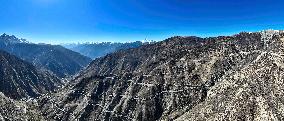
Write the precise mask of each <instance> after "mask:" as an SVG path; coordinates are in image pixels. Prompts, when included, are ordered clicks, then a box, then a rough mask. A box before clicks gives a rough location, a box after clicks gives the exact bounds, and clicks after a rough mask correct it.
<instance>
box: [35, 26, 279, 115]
mask: <svg viewBox="0 0 284 121" xmlns="http://www.w3.org/2000/svg"><path fill="white" fill-rule="evenodd" d="M283 38H284V34H283V32H282V31H264V32H257V33H240V34H238V35H234V36H222V37H215V38H198V37H173V38H169V39H167V40H165V41H163V42H159V43H155V44H151V45H145V46H142V47H139V48H137V49H130V50H127V51H119V52H116V53H113V54H109V55H107V56H105V57H102V58H99V59H96V60H95V61H93V62H92V63H91V64H90V66H89V67H88V68H87V69H86V70H85V71H83V72H82V73H81V74H80V75H78V76H77V77H75V78H74V80H73V81H72V82H70V84H69V85H68V86H67V87H65V88H64V89H62V90H61V91H59V92H58V93H55V94H53V95H50V96H51V97H54V98H49V97H45V98H44V97H43V98H42V99H40V101H39V104H40V109H41V110H42V112H43V115H44V116H45V117H46V119H49V120H52V119H53V120H74V119H80V120H145V121H146V120H147V121H148V120H174V119H178V120H186V119H188V120H214V119H217V120H226V119H229V120H238V119H245V120H250V119H255V120H257V119H262V118H263V117H262V116H264V117H265V115H263V114H267V115H268V116H269V115H270V114H271V115H272V114H273V115H274V117H275V119H279V120H280V119H281V118H282V116H281V114H279V113H281V111H282V109H283V107H281V106H282V103H281V98H282V95H283V92H282V91H281V89H282V83H283V79H282V76H281V75H282V71H281V68H282V66H283V65H282V62H283V61H282V60H281V58H282V56H283V55H282V54H281V53H282V47H283V45H284V44H283V43H282V42H283V40H284V39H283ZM271 90H272V91H271ZM270 99H271V100H273V102H270V101H269V100H270ZM276 107H277V109H275V108H276ZM220 113H221V114H220ZM222 113H224V114H222Z"/></svg>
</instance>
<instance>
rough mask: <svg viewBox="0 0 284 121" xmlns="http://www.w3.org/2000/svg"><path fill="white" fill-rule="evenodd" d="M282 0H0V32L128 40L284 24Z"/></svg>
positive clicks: (47, 38)
mask: <svg viewBox="0 0 284 121" xmlns="http://www.w3.org/2000/svg"><path fill="white" fill-rule="evenodd" d="M283 6H284V1H283V0H0V15H1V18H0V32H1V33H7V34H14V35H16V36H18V37H22V38H27V39H28V40H29V41H31V42H36V43H37V42H45V43H72V42H87V41H88V42H102V41H111V42H127V41H137V40H144V39H145V38H147V39H149V40H163V39H166V38H167V37H170V36H175V35H181V36H186V35H196V36H201V37H207V36H218V35H231V34H235V33H238V32H240V31H259V30H264V29H270V28H271V29H284V9H283Z"/></svg>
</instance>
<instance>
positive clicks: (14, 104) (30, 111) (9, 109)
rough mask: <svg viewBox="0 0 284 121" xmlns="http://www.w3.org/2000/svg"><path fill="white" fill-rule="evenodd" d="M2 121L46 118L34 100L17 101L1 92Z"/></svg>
mask: <svg viewBox="0 0 284 121" xmlns="http://www.w3.org/2000/svg"><path fill="white" fill-rule="evenodd" d="M0 120H1V121H40V120H44V118H43V117H42V116H41V115H40V113H38V111H37V108H36V107H35V106H34V104H33V101H28V102H26V101H15V100H12V99H10V98H8V97H6V96H5V95H4V94H3V93H1V92H0Z"/></svg>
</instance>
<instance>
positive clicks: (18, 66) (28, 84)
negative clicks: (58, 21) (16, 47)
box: [0, 51, 63, 99]
mask: <svg viewBox="0 0 284 121" xmlns="http://www.w3.org/2000/svg"><path fill="white" fill-rule="evenodd" d="M62 84H63V83H62V81H61V80H60V79H58V78H57V77H56V76H54V75H52V74H50V73H48V72H45V71H41V70H37V69H36V68H35V67H34V66H33V65H32V64H30V63H27V62H25V61H23V60H21V59H19V58H17V57H15V56H13V55H10V54H9V53H7V52H4V51H0V92H2V93H4V94H5V95H6V96H7V97H10V98H12V99H22V98H28V97H37V96H39V95H41V94H43V93H48V92H52V91H53V90H55V89H57V88H58V87H59V86H61V85H62Z"/></svg>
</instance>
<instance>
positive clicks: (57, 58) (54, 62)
mask: <svg viewBox="0 0 284 121" xmlns="http://www.w3.org/2000/svg"><path fill="white" fill-rule="evenodd" d="M0 49H1V50H5V51H7V52H9V53H10V54H13V55H16V56H17V57H19V58H21V59H23V60H25V61H27V62H30V63H32V64H33V65H34V66H36V67H38V68H41V69H45V70H49V71H51V72H52V73H54V74H55V75H57V76H58V77H60V78H63V77H66V76H70V75H74V74H76V73H78V72H79V71H80V70H81V69H83V68H84V67H85V66H87V65H88V64H89V63H90V62H91V59H90V58H88V57H86V56H83V55H81V54H79V53H77V52H73V51H71V50H68V49H66V48H64V47H62V46H59V45H48V44H33V43H29V42H27V41H26V40H25V39H18V38H16V37H15V36H13V35H12V36H9V35H7V34H3V35H1V36H0Z"/></svg>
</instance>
